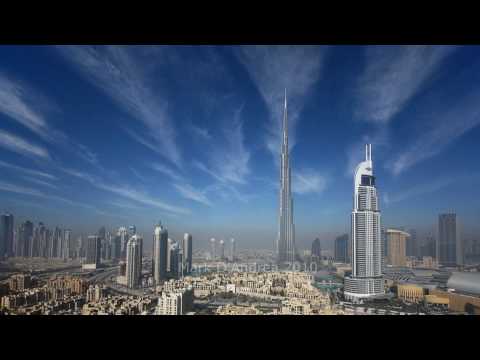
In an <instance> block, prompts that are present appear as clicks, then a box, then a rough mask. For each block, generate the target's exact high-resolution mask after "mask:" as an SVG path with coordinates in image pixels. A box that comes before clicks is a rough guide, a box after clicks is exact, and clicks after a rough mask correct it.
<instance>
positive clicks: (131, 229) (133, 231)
mask: <svg viewBox="0 0 480 360" xmlns="http://www.w3.org/2000/svg"><path fill="white" fill-rule="evenodd" d="M136 233H137V227H136V226H135V225H130V226H129V227H128V235H130V236H133V235H135V234H136Z"/></svg>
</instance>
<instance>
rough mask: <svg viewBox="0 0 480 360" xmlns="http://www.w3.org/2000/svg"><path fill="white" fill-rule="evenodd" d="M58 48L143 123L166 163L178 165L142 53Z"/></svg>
mask: <svg viewBox="0 0 480 360" xmlns="http://www.w3.org/2000/svg"><path fill="white" fill-rule="evenodd" d="M58 49H59V51H60V52H61V53H62V54H63V55H64V56H65V58H67V59H68V60H69V61H70V62H71V63H73V64H74V65H75V67H76V68H77V69H79V70H80V71H81V73H83V74H85V75H86V77H87V79H88V80H89V81H90V82H91V83H93V84H94V85H95V86H97V87H98V88H99V89H101V90H102V91H104V92H105V93H106V94H107V95H108V96H109V97H110V98H111V99H112V100H113V101H115V102H116V103H117V104H118V105H119V106H120V107H121V108H123V109H124V110H125V111H126V112H128V113H129V114H130V115H131V116H132V117H133V118H134V119H137V120H138V121H140V122H141V123H143V124H144V125H145V126H146V128H147V129H148V131H149V132H150V133H151V134H152V138H153V139H154V141H155V145H156V146H155V147H157V146H158V148H160V149H161V153H162V154H163V155H164V156H165V157H166V158H167V159H168V160H170V161H172V162H173V163H174V164H177V165H180V163H181V154H180V149H179V148H178V146H177V143H176V141H175V136H176V134H175V130H174V126H173V123H172V121H171V119H170V117H169V115H168V112H167V103H166V102H165V101H163V100H162V99H161V98H159V97H157V96H155V92H154V90H153V89H152V88H151V87H150V85H149V84H150V82H149V81H148V76H147V73H148V71H147V70H146V69H148V68H150V67H151V64H150V65H149V64H148V60H147V61H146V60H145V59H144V58H142V57H141V55H145V52H144V51H143V52H142V51H140V52H138V51H137V52H134V51H130V49H129V48H127V47H122V46H102V47H101V48H99V47H90V46H59V47H58ZM148 58H150V56H148V57H147V59H148Z"/></svg>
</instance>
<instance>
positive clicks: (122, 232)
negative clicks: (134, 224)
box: [117, 226, 129, 260]
mask: <svg viewBox="0 0 480 360" xmlns="http://www.w3.org/2000/svg"><path fill="white" fill-rule="evenodd" d="M117 236H119V237H120V257H121V258H122V259H123V260H125V259H126V256H127V242H128V238H129V236H128V231H127V228H126V227H124V226H122V227H119V228H118V231H117Z"/></svg>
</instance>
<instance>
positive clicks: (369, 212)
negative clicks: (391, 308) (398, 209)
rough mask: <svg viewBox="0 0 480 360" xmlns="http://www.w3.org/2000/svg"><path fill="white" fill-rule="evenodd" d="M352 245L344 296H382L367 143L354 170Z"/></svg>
mask: <svg viewBox="0 0 480 360" xmlns="http://www.w3.org/2000/svg"><path fill="white" fill-rule="evenodd" d="M351 246H352V274H351V275H350V276H347V277H345V292H344V293H345V297H346V298H347V299H350V300H358V299H365V298H371V297H376V296H379V295H382V294H384V286H383V276H382V257H383V251H382V237H381V224H380V210H379V207H378V196H377V188H376V185H375V177H374V176H373V163H372V145H370V144H367V145H366V147H365V161H362V162H361V163H360V164H358V166H357V168H356V170H355V178H354V198H353V211H352V243H351Z"/></svg>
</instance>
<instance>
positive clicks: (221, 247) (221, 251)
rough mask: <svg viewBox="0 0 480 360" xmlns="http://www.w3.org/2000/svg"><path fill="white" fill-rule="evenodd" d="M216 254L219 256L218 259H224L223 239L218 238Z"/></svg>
mask: <svg viewBox="0 0 480 360" xmlns="http://www.w3.org/2000/svg"><path fill="white" fill-rule="evenodd" d="M218 245H219V246H218V254H219V257H220V260H225V241H223V240H220V241H219V243H218Z"/></svg>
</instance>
